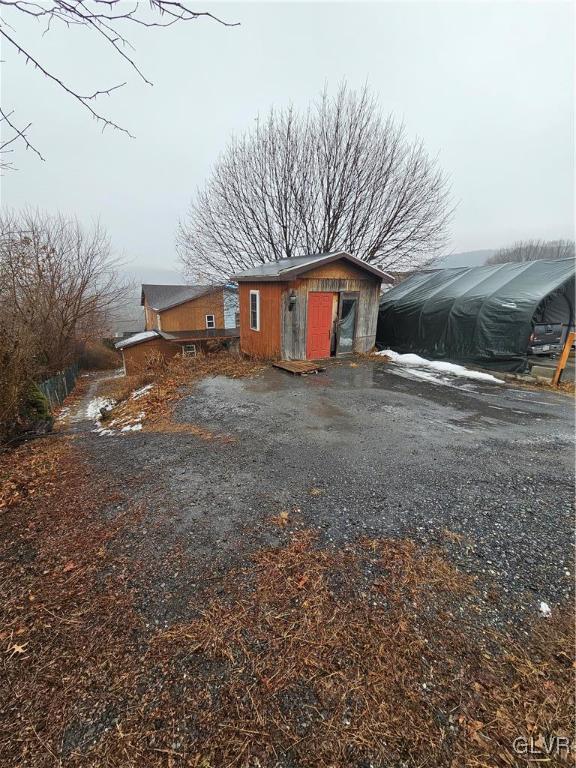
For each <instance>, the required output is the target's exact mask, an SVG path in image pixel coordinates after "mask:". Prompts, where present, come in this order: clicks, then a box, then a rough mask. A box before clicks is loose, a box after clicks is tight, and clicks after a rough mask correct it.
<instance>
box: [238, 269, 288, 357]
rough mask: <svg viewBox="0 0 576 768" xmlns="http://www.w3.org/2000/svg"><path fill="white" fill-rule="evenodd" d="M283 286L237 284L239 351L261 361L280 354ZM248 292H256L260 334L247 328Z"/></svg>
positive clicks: (272, 284)
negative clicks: (257, 294)
mask: <svg viewBox="0 0 576 768" xmlns="http://www.w3.org/2000/svg"><path fill="white" fill-rule="evenodd" d="M283 288H284V283H240V349H241V351H242V352H244V354H246V355H250V356H251V357H256V358H259V359H262V360H274V359H277V358H278V357H280V354H281V348H282V344H281V331H280V303H281V298H282V290H283ZM250 291H260V330H259V331H253V330H252V329H251V328H250Z"/></svg>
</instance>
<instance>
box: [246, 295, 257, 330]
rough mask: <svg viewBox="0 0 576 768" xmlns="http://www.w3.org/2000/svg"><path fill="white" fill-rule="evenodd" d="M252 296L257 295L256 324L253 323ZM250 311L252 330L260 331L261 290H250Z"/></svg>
mask: <svg viewBox="0 0 576 768" xmlns="http://www.w3.org/2000/svg"><path fill="white" fill-rule="evenodd" d="M252 296H256V325H255V326H254V325H252ZM248 311H249V312H250V330H251V331H259V330H260V291H250V303H249V306H248Z"/></svg>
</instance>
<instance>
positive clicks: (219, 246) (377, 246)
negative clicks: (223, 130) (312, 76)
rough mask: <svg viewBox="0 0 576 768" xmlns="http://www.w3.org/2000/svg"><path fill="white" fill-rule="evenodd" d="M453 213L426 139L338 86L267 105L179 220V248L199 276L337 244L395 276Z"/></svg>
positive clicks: (437, 241) (425, 255) (367, 98)
mask: <svg viewBox="0 0 576 768" xmlns="http://www.w3.org/2000/svg"><path fill="white" fill-rule="evenodd" d="M450 215H451V206H450V202H449V190H448V184H447V180H446V178H445V176H444V175H443V174H442V172H441V171H440V169H439V167H438V164H437V162H436V161H435V160H431V159H430V158H429V157H428V155H427V153H426V151H425V149H424V146H423V143H422V142H421V141H420V140H416V141H414V142H410V141H408V140H407V138H406V135H405V130H404V127H403V126H402V125H401V124H399V123H397V122H396V121H395V120H394V119H393V117H392V116H388V117H387V118H384V117H383V116H382V115H381V113H380V111H379V109H378V105H377V103H376V101H375V99H374V98H373V97H372V96H371V95H370V93H369V91H368V90H367V89H364V90H363V91H362V92H360V93H356V92H354V91H351V90H349V88H348V87H347V86H346V85H345V84H344V85H342V86H341V88H340V89H339V91H338V93H337V95H336V97H335V98H331V97H330V96H329V94H328V92H327V91H324V93H323V94H322V96H321V98H320V100H319V101H318V103H316V104H315V105H314V106H313V107H312V108H311V109H310V110H309V111H308V112H307V113H305V114H299V113H297V112H296V111H295V110H294V109H293V108H289V109H287V110H284V111H274V110H272V111H271V112H270V114H269V116H268V118H267V119H266V120H264V121H259V122H258V123H257V125H256V128H255V130H254V131H252V132H250V133H248V134H246V135H245V136H243V137H241V138H239V139H235V140H233V141H232V142H231V143H230V145H229V146H228V147H227V148H226V150H225V151H224V153H223V155H222V157H221V158H220V160H219V161H218V162H217V164H216V166H215V168H214V171H213V173H212V176H211V178H210V180H209V181H208V183H207V185H206V187H205V188H204V189H203V190H202V191H200V192H199V193H198V194H197V197H196V200H195V201H194V202H193V204H192V206H191V208H190V210H189V213H188V215H187V218H186V219H185V220H184V221H182V222H181V223H180V226H179V231H178V247H179V251H180V255H181V258H182V261H183V263H184V266H185V268H186V270H187V271H188V273H189V274H190V276H192V277H194V278H198V279H199V278H202V279H207V278H208V279H210V278H212V277H213V276H214V275H216V276H220V277H221V278H222V277H224V278H228V277H229V276H230V275H231V274H233V273H234V272H237V271H240V270H243V269H247V268H249V267H252V266H254V265H256V264H260V263H264V262H268V261H274V260H277V259H281V258H284V257H290V256H298V255H302V254H306V253H321V252H329V251H334V250H338V249H342V250H347V251H350V252H351V253H353V254H354V255H355V256H358V257H360V258H362V259H364V260H365V261H369V262H372V263H374V264H376V265H379V266H381V267H384V268H392V267H394V268H396V269H399V268H407V267H415V266H418V265H420V264H422V263H424V262H427V261H428V260H430V259H431V258H432V257H433V256H434V255H436V254H437V253H438V252H439V251H440V250H441V248H442V247H443V246H444V244H445V241H446V229H447V225H448V221H449V219H450Z"/></svg>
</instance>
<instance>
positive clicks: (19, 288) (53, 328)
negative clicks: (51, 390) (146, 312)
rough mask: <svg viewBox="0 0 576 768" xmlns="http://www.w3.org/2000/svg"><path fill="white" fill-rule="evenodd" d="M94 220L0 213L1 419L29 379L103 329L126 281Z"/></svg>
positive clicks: (12, 410) (63, 361)
mask: <svg viewBox="0 0 576 768" xmlns="http://www.w3.org/2000/svg"><path fill="white" fill-rule="evenodd" d="M117 266H118V263H117V262H115V260H114V259H113V258H112V256H111V250H110V243H109V240H108V237H107V235H106V233H105V232H104V231H103V230H102V228H101V227H100V226H99V225H96V226H95V227H94V228H93V229H92V230H91V231H89V232H87V231H85V230H83V229H82V227H81V226H80V225H79V223H78V222H77V221H76V220H71V219H66V218H65V217H63V216H61V215H55V216H51V215H48V214H43V213H40V212H38V211H31V210H27V211H22V212H20V213H14V212H3V213H2V214H0V361H1V363H2V364H1V365H0V391H1V392H2V393H3V394H2V395H1V396H0V424H4V425H5V424H6V423H7V421H10V420H11V419H13V418H14V417H15V414H16V412H17V409H18V404H19V402H20V399H21V396H22V392H23V390H24V388H25V386H26V385H27V383H29V382H30V381H31V380H32V379H35V378H37V377H39V376H41V375H43V374H46V375H49V374H51V373H54V372H56V371H59V370H62V369H63V368H65V367H67V366H68V365H70V364H71V363H72V362H73V361H74V360H75V359H77V357H78V352H79V350H81V349H82V347H83V346H84V345H85V344H86V343H87V342H90V341H93V340H96V339H98V338H101V337H102V336H103V335H105V333H106V331H107V328H108V324H109V322H110V320H111V319H112V317H113V313H114V310H115V308H116V307H117V306H118V304H119V303H120V302H121V301H122V299H123V297H124V292H125V286H124V285H122V283H121V282H120V281H119V280H118V275H117V272H116V267H117Z"/></svg>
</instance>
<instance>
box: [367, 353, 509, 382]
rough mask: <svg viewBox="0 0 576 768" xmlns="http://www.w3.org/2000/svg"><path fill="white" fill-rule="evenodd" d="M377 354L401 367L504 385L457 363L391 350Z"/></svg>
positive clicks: (494, 377)
mask: <svg viewBox="0 0 576 768" xmlns="http://www.w3.org/2000/svg"><path fill="white" fill-rule="evenodd" d="M376 354H377V355H382V356H383V357H388V358H390V360H392V362H393V363H398V364H399V365H406V366H410V367H414V368H431V369H432V370H434V371H439V372H440V373H449V374H452V376H459V377H461V378H464V379H476V380H477V381H491V382H492V383H493V384H502V383H503V382H502V381H501V380H500V379H497V378H496V376H492V375H491V374H490V373H482V371H474V370H472V369H470V368H465V367H464V366H463V365H457V364H456V363H446V362H444V361H442V360H426V358H425V357H420V355H411V354H408V355H401V354H399V353H398V352H394V351H393V350H391V349H383V350H382V351H381V352H377V353H376Z"/></svg>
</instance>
